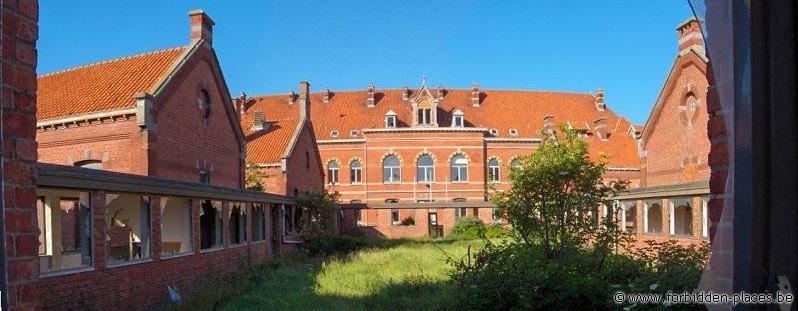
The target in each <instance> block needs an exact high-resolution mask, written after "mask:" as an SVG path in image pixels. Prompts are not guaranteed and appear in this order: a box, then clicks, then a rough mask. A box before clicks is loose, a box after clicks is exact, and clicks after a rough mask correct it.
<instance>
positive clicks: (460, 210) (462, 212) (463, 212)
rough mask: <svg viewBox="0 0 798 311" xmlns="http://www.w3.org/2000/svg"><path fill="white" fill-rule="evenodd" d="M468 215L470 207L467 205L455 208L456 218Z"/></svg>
mask: <svg viewBox="0 0 798 311" xmlns="http://www.w3.org/2000/svg"><path fill="white" fill-rule="evenodd" d="M462 217H468V209H467V208H465V207H457V208H455V209H454V218H455V219H457V218H462Z"/></svg>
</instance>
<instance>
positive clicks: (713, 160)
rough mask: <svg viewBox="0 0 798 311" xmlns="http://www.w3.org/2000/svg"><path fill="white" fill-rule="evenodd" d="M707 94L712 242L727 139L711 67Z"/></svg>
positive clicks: (722, 188) (725, 171)
mask: <svg viewBox="0 0 798 311" xmlns="http://www.w3.org/2000/svg"><path fill="white" fill-rule="evenodd" d="M707 79H708V80H709V92H708V94H707V95H708V96H707V112H708V113H709V121H708V122H707V135H708V136H709V142H710V144H711V147H710V149H709V159H708V160H709V166H710V167H711V168H712V173H711V175H710V177H709V192H710V193H711V195H710V197H709V207H708V208H707V209H708V210H709V224H708V225H709V239H710V241H712V240H714V238H715V232H716V231H717V226H718V223H719V222H720V216H721V215H723V199H724V198H725V195H724V193H725V192H726V176H727V175H728V172H729V150H728V138H727V136H726V122H725V121H724V120H723V113H724V111H723V110H722V109H721V105H720V98H718V89H717V86H716V85H715V83H714V80H715V79H714V74H713V72H712V67H711V66H710V67H709V68H708V72H707Z"/></svg>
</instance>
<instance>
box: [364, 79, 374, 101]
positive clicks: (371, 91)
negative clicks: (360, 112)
mask: <svg viewBox="0 0 798 311" xmlns="http://www.w3.org/2000/svg"><path fill="white" fill-rule="evenodd" d="M366 106H369V107H374V83H369V88H368V98H367V99H366Z"/></svg>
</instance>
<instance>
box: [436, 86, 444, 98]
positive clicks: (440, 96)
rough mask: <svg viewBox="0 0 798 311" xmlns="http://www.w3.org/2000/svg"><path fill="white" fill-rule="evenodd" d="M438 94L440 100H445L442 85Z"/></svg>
mask: <svg viewBox="0 0 798 311" xmlns="http://www.w3.org/2000/svg"><path fill="white" fill-rule="evenodd" d="M437 93H438V94H437V95H438V99H442V98H443V86H442V85H438V91H437Z"/></svg>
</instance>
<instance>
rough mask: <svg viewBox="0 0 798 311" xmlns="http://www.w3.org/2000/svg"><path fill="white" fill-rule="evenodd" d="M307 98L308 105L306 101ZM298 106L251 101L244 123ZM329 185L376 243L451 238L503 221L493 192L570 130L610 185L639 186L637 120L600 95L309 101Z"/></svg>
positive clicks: (466, 93)
mask: <svg viewBox="0 0 798 311" xmlns="http://www.w3.org/2000/svg"><path fill="white" fill-rule="evenodd" d="M299 98H303V93H300V95H299ZM296 100H297V96H296V95H295V94H294V93H293V92H292V93H290V94H288V95H274V96H260V97H254V98H252V99H250V104H249V105H247V106H246V107H245V109H244V110H243V111H244V115H245V116H246V117H244V119H247V118H252V116H254V115H255V114H256V113H258V112H265V113H267V114H269V116H270V117H271V118H276V119H282V118H291V117H293V116H296V115H297V114H298V113H299V110H300V109H302V107H303V106H302V105H300V104H297V102H296ZM307 107H309V108H308V109H309V112H308V115H309V116H311V119H312V120H314V127H313V129H314V131H315V136H316V137H317V139H318V140H317V143H318V146H319V152H320V154H321V159H322V164H323V165H324V169H325V172H326V174H325V175H326V180H325V184H327V188H328V189H330V190H332V191H339V192H340V193H341V194H342V200H343V203H344V206H345V213H344V227H345V228H352V227H359V228H360V229H362V230H366V231H368V232H370V233H371V234H372V235H376V236H386V237H418V236H426V235H432V236H436V235H441V234H446V232H448V231H449V230H450V229H451V228H452V225H453V224H454V221H455V219H456V218H459V217H463V216H473V217H478V218H479V219H481V220H482V221H483V222H485V223H493V222H497V221H499V219H498V217H496V215H494V209H493V205H492V204H491V203H490V202H489V201H488V200H487V196H488V193H489V190H490V189H491V188H492V187H495V188H496V189H506V188H507V187H509V174H510V169H511V168H512V167H513V166H514V165H518V164H517V162H516V161H517V160H516V158H517V157H518V156H521V155H528V154H530V153H532V152H534V150H535V149H536V148H537V146H538V144H539V143H540V142H541V141H542V138H543V137H542V136H541V135H540V134H539V133H538V131H541V130H544V129H552V130H553V129H554V128H555V127H556V126H557V125H558V124H565V125H566V126H570V127H571V128H574V129H577V130H579V131H580V133H582V135H583V137H584V138H585V139H586V140H587V141H588V142H589V144H590V154H591V157H593V158H594V159H596V160H597V159H598V158H599V155H600V154H606V155H607V156H608V157H609V167H610V172H609V173H608V175H607V178H613V179H615V178H619V179H627V180H630V181H631V182H632V183H633V184H634V185H639V184H640V180H639V169H640V161H639V157H638V155H637V143H636V141H635V136H634V135H636V133H632V134H630V133H629V129H630V128H634V127H633V126H632V125H631V124H630V123H629V121H628V120H626V119H625V118H623V117H620V116H618V115H616V114H615V113H614V112H613V111H612V110H611V108H610V107H608V106H607V105H606V103H605V102H604V91H602V90H599V91H597V92H596V93H595V94H580V93H561V92H535V91H510V90H484V89H480V88H479V86H478V85H476V84H475V85H474V86H473V87H472V89H466V90H457V89H444V88H442V87H438V88H434V89H430V88H428V87H427V86H426V85H425V83H422V85H421V87H419V88H418V89H410V88H407V87H405V88H402V89H389V90H378V89H376V87H375V86H373V85H369V87H368V88H367V89H366V90H363V91H340V92H336V91H331V90H329V89H325V90H324V91H322V92H317V93H310V95H309V97H308V106H307Z"/></svg>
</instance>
